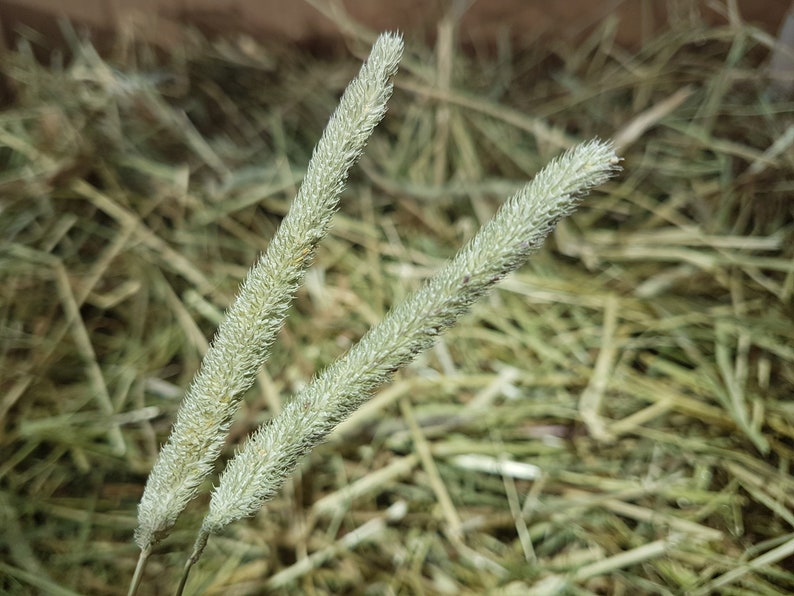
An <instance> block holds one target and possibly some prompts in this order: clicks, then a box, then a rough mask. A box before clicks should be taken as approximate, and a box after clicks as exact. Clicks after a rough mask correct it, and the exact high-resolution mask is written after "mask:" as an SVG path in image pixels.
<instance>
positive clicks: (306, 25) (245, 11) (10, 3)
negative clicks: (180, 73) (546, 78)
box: [0, 0, 789, 47]
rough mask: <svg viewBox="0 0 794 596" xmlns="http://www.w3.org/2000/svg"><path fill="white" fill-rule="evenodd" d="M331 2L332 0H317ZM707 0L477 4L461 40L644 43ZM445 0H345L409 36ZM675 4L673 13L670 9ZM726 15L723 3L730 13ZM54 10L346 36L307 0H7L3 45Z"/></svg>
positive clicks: (298, 35) (135, 30) (765, 5)
mask: <svg viewBox="0 0 794 596" xmlns="http://www.w3.org/2000/svg"><path fill="white" fill-rule="evenodd" d="M314 1H315V2H316V4H317V5H319V6H325V7H328V6H329V3H328V2H327V0H314ZM712 4H716V2H713V3H707V2H706V1H705V0H700V1H698V0H691V1H688V0H670V1H669V2H665V1H664V0H564V1H557V2H549V1H548V0H476V1H474V2H473V3H471V6H470V7H469V9H468V10H467V12H466V13H465V15H464V16H463V19H462V22H461V41H462V42H463V43H464V44H466V45H476V46H480V47H481V46H483V45H493V43H494V40H495V39H496V38H497V37H498V36H501V35H504V34H505V33H510V35H511V37H512V38H513V43H514V45H515V46H516V47H522V46H526V45H529V44H533V43H537V39H538V37H539V36H549V35H551V34H553V35H554V36H556V37H563V38H568V39H571V38H574V39H575V38H578V37H579V36H581V35H582V34H583V33H586V31H587V30H588V28H590V27H592V26H593V25H594V24H596V23H598V22H599V21H601V20H603V19H604V18H607V17H610V16H613V17H615V18H616V19H617V25H618V26H617V40H618V42H619V43H621V44H623V45H626V46H637V45H638V44H641V43H642V40H643V39H644V38H646V37H647V36H648V35H650V34H651V33H652V32H653V31H655V30H657V29H658V28H659V27H661V26H663V25H665V24H667V23H668V22H670V23H672V24H673V26H675V22H676V21H679V22H680V20H681V19H686V18H688V16H689V15H691V13H692V11H700V13H701V14H703V15H704V16H706V18H707V19H708V20H709V21H711V22H715V21H716V22H719V21H725V17H724V16H722V15H719V14H718V13H717V12H715V11H714V10H712V9H711V8H710V6H711V5H712ZM737 4H738V6H739V9H740V12H741V16H742V18H743V19H744V20H747V21H752V22H757V23H758V24H760V25H762V26H763V27H764V28H765V29H767V30H768V31H770V32H776V31H777V29H778V28H779V26H780V24H781V22H782V19H783V15H784V14H785V12H786V9H787V8H788V5H789V0H737ZM450 6H454V3H453V2H452V1H443V0H402V1H401V2H391V1H389V2H386V1H383V0H345V1H344V7H345V9H346V10H347V11H348V12H349V14H350V15H351V16H352V18H353V19H355V20H356V21H358V22H360V23H362V24H364V25H365V26H367V27H369V28H371V29H374V30H386V29H400V30H402V31H404V32H406V33H407V35H408V36H409V37H417V36H420V37H421V36H425V35H430V36H432V35H434V32H435V28H436V24H437V23H438V21H439V20H440V19H441V18H442V17H443V15H444V13H445V10H449V7H450ZM667 7H669V9H667ZM722 12H726V11H725V9H724V7H723V11H722ZM57 16H66V17H68V18H69V19H71V20H72V21H73V22H74V23H76V24H80V25H86V26H88V27H90V28H91V29H93V30H94V31H96V32H97V33H98V34H99V36H100V38H102V37H108V36H113V35H117V34H118V33H119V32H122V33H123V34H130V33H132V34H134V35H135V36H136V37H138V38H145V39H147V40H148V41H152V42H155V43H157V44H158V45H162V46H166V47H167V46H170V45H172V44H175V43H179V35H180V34H179V30H180V28H179V26H178V23H181V22H189V23H192V24H195V25H198V26H199V27H200V28H201V29H202V30H204V31H205V32H207V33H210V34H215V33H229V32H243V33H247V34H250V35H253V36H254V37H256V38H257V39H259V40H260V41H262V42H268V41H271V42H274V41H281V42H283V41H286V42H293V43H314V42H317V41H322V42H327V41H334V40H338V39H339V38H340V33H339V27H338V26H337V25H336V24H334V23H333V22H332V21H331V20H329V19H328V18H327V17H326V16H324V15H323V14H322V13H321V12H320V11H319V10H318V9H317V8H315V7H314V6H312V5H311V4H310V3H309V2H307V1H305V0H303V1H302V0H288V1H285V0H178V1H174V0H171V1H169V0H135V1H134V2H132V1H126V0H0V20H2V34H3V36H4V38H5V40H6V43H11V42H10V40H11V39H13V36H14V34H15V33H14V32H15V31H17V30H18V28H19V26H20V25H24V26H29V27H32V28H34V29H36V30H38V31H42V32H43V33H44V34H45V35H46V36H48V37H52V39H56V38H57V37H58V27H57V24H56V22H55V18H54V17H57Z"/></svg>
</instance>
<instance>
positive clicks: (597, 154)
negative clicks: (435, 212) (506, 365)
mask: <svg viewBox="0 0 794 596" xmlns="http://www.w3.org/2000/svg"><path fill="white" fill-rule="evenodd" d="M618 162H619V160H618V158H617V156H616V155H615V153H614V151H613V149H612V145H611V143H607V142H601V141H591V142H589V143H584V144H582V145H579V146H577V147H574V148H573V149H572V150H570V151H568V152H567V153H565V154H564V155H562V156H561V157H559V158H557V159H555V160H554V161H552V162H551V163H550V164H549V165H548V166H546V167H545V168H544V169H543V170H542V171H541V172H540V173H539V174H538V175H537V176H536V177H535V178H534V179H533V180H532V181H531V182H530V183H529V184H527V185H526V186H525V187H524V188H522V189H521V190H519V191H518V192H517V193H516V194H515V195H514V196H513V197H512V198H510V199H509V200H508V201H507V202H506V203H505V204H504V205H503V206H502V207H501V208H500V209H499V211H498V212H497V214H496V215H495V216H494V218H493V219H492V220H491V221H490V222H488V223H487V224H486V225H485V226H483V228H482V229H481V230H480V231H479V232H478V233H477V235H476V236H474V238H472V240H470V241H469V243H468V244H467V245H466V246H464V247H463V248H462V249H461V250H460V252H458V254H457V255H456V256H455V258H454V259H453V260H452V261H450V262H449V263H448V264H447V265H446V266H445V267H443V268H442V269H441V271H440V272H439V273H438V274H437V275H436V276H435V277H433V278H432V279H430V280H429V281H427V282H426V283H425V284H424V286H422V287H421V288H420V289H419V290H418V291H417V292H415V293H414V294H413V295H412V296H410V297H409V298H407V299H406V300H405V301H404V302H402V303H401V304H399V305H397V306H396V307H395V308H393V309H392V310H391V311H390V312H389V313H388V314H387V315H386V316H385V318H384V319H383V320H382V321H381V322H380V323H379V324H378V325H376V326H375V327H373V328H372V329H370V331H369V332H368V333H367V334H365V335H364V337H363V338H362V339H361V340H360V341H359V342H358V343H357V344H356V345H355V346H353V347H352V348H351V349H350V351H349V352H348V353H347V354H346V355H344V356H343V357H342V358H340V359H339V360H337V361H336V362H335V363H334V364H332V365H331V366H329V367H328V368H327V369H326V370H325V371H323V372H322V373H321V374H320V375H319V376H318V377H316V378H315V379H314V380H313V381H312V382H311V383H310V384H309V385H307V386H306V388H305V389H304V390H303V391H301V392H300V393H298V394H297V395H296V396H295V397H294V399H292V400H291V401H290V402H289V403H288V404H287V405H286V406H285V407H284V409H283V410H282V412H281V413H280V414H279V415H278V416H276V417H275V418H274V419H273V420H271V421H269V422H267V423H265V424H264V425H263V426H261V427H260V428H259V429H258V430H257V431H256V432H255V433H254V434H253V435H252V436H251V437H250V438H249V439H248V441H247V443H246V444H245V446H244V447H243V448H242V449H241V450H240V451H239V452H238V453H237V454H236V455H235V457H234V458H233V459H232V460H231V461H230V462H229V463H228V465H227V466H226V469H225V470H224V472H223V474H222V475H221V478H220V484H219V485H218V487H217V488H216V489H215V491H214V492H213V494H212V500H211V501H210V508H209V513H208V514H207V516H206V518H205V519H204V523H203V525H202V527H201V530H200V532H199V535H198V538H197V540H196V545H195V548H194V553H193V556H192V559H193V560H195V559H196V558H197V556H198V555H199V554H200V553H201V550H203V548H204V545H205V544H206V541H207V538H208V536H209V535H210V534H212V533H215V532H217V531H219V530H221V529H222V528H224V527H225V526H227V525H228V524H230V523H231V522H233V521H235V520H237V519H239V518H242V517H246V516H250V515H253V514H255V513H256V512H257V511H259V509H260V508H261V507H262V504H263V503H264V502H265V501H266V500H268V499H270V498H271V497H272V496H273V495H274V494H275V493H276V491H277V490H278V489H279V488H280V487H281V485H282V483H283V482H284V479H285V478H286V477H287V476H288V475H289V474H291V473H292V472H293V470H294V469H295V468H296V466H297V464H298V462H299V461H300V458H302V457H303V456H304V455H305V454H306V453H308V452H309V451H310V450H311V449H312V448H313V447H315V446H316V445H317V444H318V443H320V442H321V441H323V439H325V437H327V436H328V434H329V433H330V432H331V431H332V430H333V428H334V427H335V426H336V425H337V424H339V423H340V422H341V421H343V420H344V419H345V418H347V417H348V416H349V415H350V414H351V413H352V412H353V411H354V410H356V409H357V408H358V407H360V406H361V405H362V404H363V403H364V402H365V401H366V400H368V399H369V397H370V395H371V393H372V391H373V390H374V389H375V388H376V387H378V386H379V385H381V384H383V383H384V382H385V381H387V380H388V379H389V378H390V377H391V375H392V373H394V371H396V370H397V369H399V368H401V367H403V366H405V365H406V364H408V363H409V362H411V360H413V359H414V357H415V356H416V355H417V354H418V353H420V352H422V351H424V350H426V349H427V348H429V347H430V346H431V345H432V344H433V342H434V341H435V339H436V338H437V337H438V335H439V334H441V333H442V332H443V331H444V330H446V329H447V328H449V327H450V326H452V325H453V324H454V323H455V322H456V321H457V320H458V319H459V318H460V317H461V315H463V314H464V313H465V312H466V311H467V310H468V309H469V307H470V306H471V305H472V304H473V303H474V302H475V301H476V300H477V299H478V298H480V297H481V296H482V295H483V294H484V293H485V292H486V291H487V290H488V289H489V288H491V287H492V286H493V285H494V284H496V283H497V282H498V281H499V280H501V279H502V278H503V277H504V276H505V275H507V274H508V273H510V272H511V271H514V270H515V269H516V268H518V267H519V266H520V265H522V264H523V263H524V261H526V259H527V257H528V256H529V255H530V254H531V253H532V252H534V251H536V250H537V249H538V248H539V247H540V246H541V245H542V244H543V241H544V240H545V238H546V236H547V235H548V234H549V233H550V232H551V231H552V230H553V229H554V226H555V224H556V223H557V221H558V220H559V219H560V218H562V217H564V216H566V215H568V214H570V213H571V212H572V211H573V210H574V209H575V208H576V206H577V205H578V203H579V200H580V198H581V197H582V196H583V195H584V194H585V193H587V192H588V191H589V190H590V189H591V188H593V187H594V186H597V185H598V184H601V183H602V182H604V181H606V180H607V179H608V178H609V177H610V176H612V175H613V174H614V173H615V172H616V171H617V170H618V169H619V168H618Z"/></svg>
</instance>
